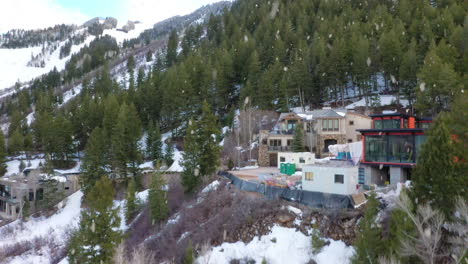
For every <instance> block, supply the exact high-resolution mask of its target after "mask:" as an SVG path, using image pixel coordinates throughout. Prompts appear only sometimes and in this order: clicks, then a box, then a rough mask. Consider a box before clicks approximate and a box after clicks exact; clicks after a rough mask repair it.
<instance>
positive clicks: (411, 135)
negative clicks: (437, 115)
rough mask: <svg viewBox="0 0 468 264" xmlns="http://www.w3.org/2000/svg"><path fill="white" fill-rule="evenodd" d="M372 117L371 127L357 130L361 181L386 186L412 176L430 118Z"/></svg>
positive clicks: (391, 115) (381, 115)
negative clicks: (361, 150) (361, 148)
mask: <svg viewBox="0 0 468 264" xmlns="http://www.w3.org/2000/svg"><path fill="white" fill-rule="evenodd" d="M370 117H371V118H372V128H371V129H361V130H358V131H359V132H360V133H361V135H362V141H363V155H362V160H361V168H360V170H361V171H360V174H361V175H362V176H363V177H361V179H363V180H362V182H361V183H360V184H364V185H368V184H377V185H385V184H393V183H396V182H403V181H405V180H408V179H411V169H412V167H414V165H416V161H417V158H418V154H419V152H420V150H421V146H422V145H423V144H424V142H425V141H426V137H427V136H426V135H425V130H426V128H428V127H429V125H430V123H431V120H430V119H418V118H416V117H413V116H407V115H403V114H387V115H386V114H380V115H370Z"/></svg>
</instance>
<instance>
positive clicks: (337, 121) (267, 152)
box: [258, 108, 372, 167]
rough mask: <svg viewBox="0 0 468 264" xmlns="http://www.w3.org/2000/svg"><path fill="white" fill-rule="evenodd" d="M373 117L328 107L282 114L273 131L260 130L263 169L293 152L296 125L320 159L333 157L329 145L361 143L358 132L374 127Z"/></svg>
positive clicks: (275, 163) (311, 149) (260, 158)
mask: <svg viewBox="0 0 468 264" xmlns="http://www.w3.org/2000/svg"><path fill="white" fill-rule="evenodd" d="M371 122H372V120H371V118H369V117H367V116H364V115H361V114H357V113H353V112H347V111H346V110H344V109H342V110H341V109H330V108H324V109H320V110H313V111H306V112H298V113H296V112H291V113H282V114H281V115H280V117H279V119H278V121H277V123H276V125H275V127H274V128H273V129H272V130H271V131H260V145H259V157H258V162H259V165H260V166H274V167H276V166H278V153H279V152H290V151H292V142H293V139H294V131H295V129H296V126H302V128H303V131H304V147H305V149H306V150H307V151H308V152H312V153H314V154H315V156H316V157H323V156H327V155H328V154H329V151H328V146H330V145H335V144H344V143H349V142H356V141H360V140H361V134H360V133H359V132H356V129H367V128H371Z"/></svg>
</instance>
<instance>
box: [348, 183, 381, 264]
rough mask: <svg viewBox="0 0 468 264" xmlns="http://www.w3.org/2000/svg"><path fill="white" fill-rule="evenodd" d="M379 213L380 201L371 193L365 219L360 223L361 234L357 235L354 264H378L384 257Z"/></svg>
mask: <svg viewBox="0 0 468 264" xmlns="http://www.w3.org/2000/svg"><path fill="white" fill-rule="evenodd" d="M378 213H379V201H378V200H377V198H376V195H375V193H374V192H373V193H371V195H370V196H369V198H368V200H367V210H366V213H365V215H364V218H363V219H362V220H361V221H360V223H359V234H358V235H357V239H356V244H355V250H356V254H355V255H354V256H353V258H352V263H359V264H361V263H369V264H371V263H378V258H379V256H381V255H383V251H384V248H383V245H382V240H381V230H380V228H379V226H378V223H376V218H377V214H378Z"/></svg>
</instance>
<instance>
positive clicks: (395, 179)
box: [390, 166, 407, 185]
mask: <svg viewBox="0 0 468 264" xmlns="http://www.w3.org/2000/svg"><path fill="white" fill-rule="evenodd" d="M406 174H407V173H406V171H405V170H404V169H403V168H402V167H395V166H392V167H390V184H392V185H396V184H397V183H399V182H405V181H406V179H407V175H406Z"/></svg>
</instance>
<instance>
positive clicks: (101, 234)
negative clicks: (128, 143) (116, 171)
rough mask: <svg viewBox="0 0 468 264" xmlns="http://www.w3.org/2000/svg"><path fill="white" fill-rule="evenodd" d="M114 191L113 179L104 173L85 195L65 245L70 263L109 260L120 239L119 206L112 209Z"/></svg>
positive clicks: (108, 261)
mask: <svg viewBox="0 0 468 264" xmlns="http://www.w3.org/2000/svg"><path fill="white" fill-rule="evenodd" d="M114 195H115V191H114V187H113V186H112V181H111V180H110V179H109V178H108V177H107V176H103V177H102V178H101V179H100V180H99V181H97V182H96V184H95V186H93V188H92V189H91V190H90V192H89V195H88V197H87V198H86V201H87V204H88V208H84V209H82V213H81V219H80V225H79V230H77V231H76V233H75V234H73V236H72V238H71V241H70V246H69V249H68V258H69V261H70V263H95V264H100V263H111V260H112V256H113V255H114V250H115V248H116V247H117V246H118V245H119V244H120V241H121V239H122V234H121V231H119V229H118V228H119V226H120V221H121V219H120V218H119V214H118V211H119V208H114V209H113V204H114V203H113V199H114Z"/></svg>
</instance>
